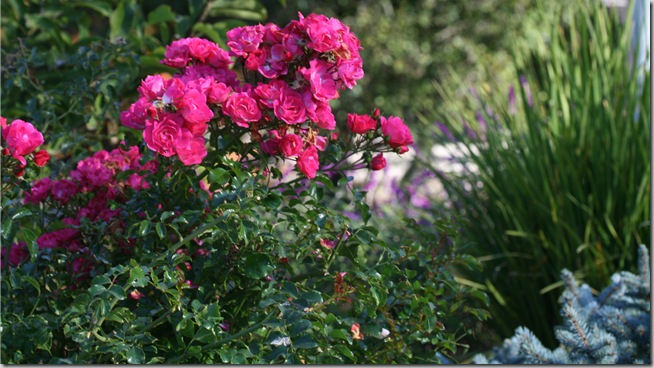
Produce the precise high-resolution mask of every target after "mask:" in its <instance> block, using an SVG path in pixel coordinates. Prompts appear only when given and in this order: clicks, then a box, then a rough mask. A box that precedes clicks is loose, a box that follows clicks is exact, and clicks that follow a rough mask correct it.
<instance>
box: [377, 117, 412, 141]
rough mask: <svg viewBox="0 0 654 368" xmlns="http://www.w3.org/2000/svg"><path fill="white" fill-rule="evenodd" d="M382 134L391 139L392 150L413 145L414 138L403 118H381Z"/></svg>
mask: <svg viewBox="0 0 654 368" xmlns="http://www.w3.org/2000/svg"><path fill="white" fill-rule="evenodd" d="M381 130H382V134H384V135H386V136H388V137H389V140H388V145H389V146H391V147H392V148H396V147H402V146H407V145H409V144H412V143H413V136H412V135H411V131H409V127H407V126H406V125H405V124H404V121H402V119H401V118H398V117H395V116H389V117H388V118H385V117H383V116H382V117H381Z"/></svg>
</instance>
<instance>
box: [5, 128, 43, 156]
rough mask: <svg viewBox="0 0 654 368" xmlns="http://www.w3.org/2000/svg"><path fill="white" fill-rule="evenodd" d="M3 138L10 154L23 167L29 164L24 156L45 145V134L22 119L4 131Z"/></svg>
mask: <svg viewBox="0 0 654 368" xmlns="http://www.w3.org/2000/svg"><path fill="white" fill-rule="evenodd" d="M2 138H4V139H5V141H6V142H7V148H8V149H9V153H11V155H12V156H13V157H14V158H15V159H17V160H18V161H20V163H21V164H22V165H23V166H25V165H26V164H27V161H26V160H25V157H24V156H26V155H29V154H30V153H32V152H33V151H34V150H35V149H36V148H37V147H38V146H40V145H42V144H43V134H41V132H39V131H38V130H36V128H34V125H32V124H30V123H27V122H24V121H22V120H20V119H16V120H14V121H13V122H12V123H11V124H9V125H7V126H6V127H5V128H3V129H2Z"/></svg>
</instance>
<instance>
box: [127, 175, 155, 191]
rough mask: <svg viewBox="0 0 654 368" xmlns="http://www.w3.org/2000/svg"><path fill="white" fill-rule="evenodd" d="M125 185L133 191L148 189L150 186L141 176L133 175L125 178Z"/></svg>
mask: <svg viewBox="0 0 654 368" xmlns="http://www.w3.org/2000/svg"><path fill="white" fill-rule="evenodd" d="M127 185H128V186H129V187H130V188H132V189H134V190H141V189H148V188H149V187H150V184H148V182H147V181H145V179H144V178H143V176H141V175H139V174H137V173H134V174H132V175H130V176H129V178H127Z"/></svg>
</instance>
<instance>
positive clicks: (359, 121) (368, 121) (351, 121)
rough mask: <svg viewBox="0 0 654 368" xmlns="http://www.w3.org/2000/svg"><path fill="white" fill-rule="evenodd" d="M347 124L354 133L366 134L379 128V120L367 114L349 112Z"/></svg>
mask: <svg viewBox="0 0 654 368" xmlns="http://www.w3.org/2000/svg"><path fill="white" fill-rule="evenodd" d="M347 126H348V128H350V130H351V131H352V132H353V133H356V134H365V133H367V132H369V131H371V130H375V129H376V128H377V121H375V119H373V118H371V117H370V116H369V115H365V114H364V115H358V114H347Z"/></svg>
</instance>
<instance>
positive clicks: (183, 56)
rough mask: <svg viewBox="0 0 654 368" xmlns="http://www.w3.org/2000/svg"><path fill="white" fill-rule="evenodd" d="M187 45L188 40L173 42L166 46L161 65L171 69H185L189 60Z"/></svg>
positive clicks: (189, 51)
mask: <svg viewBox="0 0 654 368" xmlns="http://www.w3.org/2000/svg"><path fill="white" fill-rule="evenodd" d="M188 44H189V41H188V38H182V39H179V40H176V41H173V42H172V43H171V44H170V45H168V46H166V52H165V53H164V59H163V60H161V63H162V64H164V65H168V66H170V67H173V68H183V67H185V66H186V64H188V62H189V61H190V60H191V55H190V53H191V50H190V48H189V45H188Z"/></svg>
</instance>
